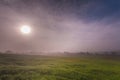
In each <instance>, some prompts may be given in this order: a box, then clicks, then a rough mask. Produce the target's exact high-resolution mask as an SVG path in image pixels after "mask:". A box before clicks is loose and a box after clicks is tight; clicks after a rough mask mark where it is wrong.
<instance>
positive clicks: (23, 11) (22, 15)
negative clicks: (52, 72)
mask: <svg viewBox="0 0 120 80" xmlns="http://www.w3.org/2000/svg"><path fill="white" fill-rule="evenodd" d="M119 7H120V6H119V1H117V0H116V1H114V2H112V0H110V1H107V0H106V1H105V0H101V1H99V0H91V1H88V0H34V1H33V0H29V1H26V0H1V2H0V44H1V45H0V50H6V49H11V50H15V51H20V52H22V51H47V52H52V51H99V50H119V47H120V46H119V45H120V44H119V41H120V38H119V33H120V27H119V25H120V24H119ZM27 24H28V25H30V26H32V29H33V30H32V31H33V32H32V34H31V35H30V36H27V37H25V36H23V35H21V34H20V32H19V28H20V26H21V25H27Z"/></svg>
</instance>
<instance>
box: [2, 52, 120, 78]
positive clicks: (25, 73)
mask: <svg viewBox="0 0 120 80" xmlns="http://www.w3.org/2000/svg"><path fill="white" fill-rule="evenodd" d="M0 80H120V59H119V56H114V57H113V56H78V57H75V56H74V57H70V56H69V57H68V56H66V57H65V56H64V57H55V56H54V57H51V56H37V55H36V56H35V55H29V56H28V55H15V54H0Z"/></svg>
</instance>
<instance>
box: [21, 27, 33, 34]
mask: <svg viewBox="0 0 120 80" xmlns="http://www.w3.org/2000/svg"><path fill="white" fill-rule="evenodd" d="M20 31H21V32H22V33H23V34H29V33H30V32H31V28H30V26H28V25H23V26H22V27H21V28H20Z"/></svg>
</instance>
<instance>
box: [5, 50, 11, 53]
mask: <svg viewBox="0 0 120 80" xmlns="http://www.w3.org/2000/svg"><path fill="white" fill-rule="evenodd" d="M5 53H6V54H12V53H13V51H11V50H7V51H5Z"/></svg>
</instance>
